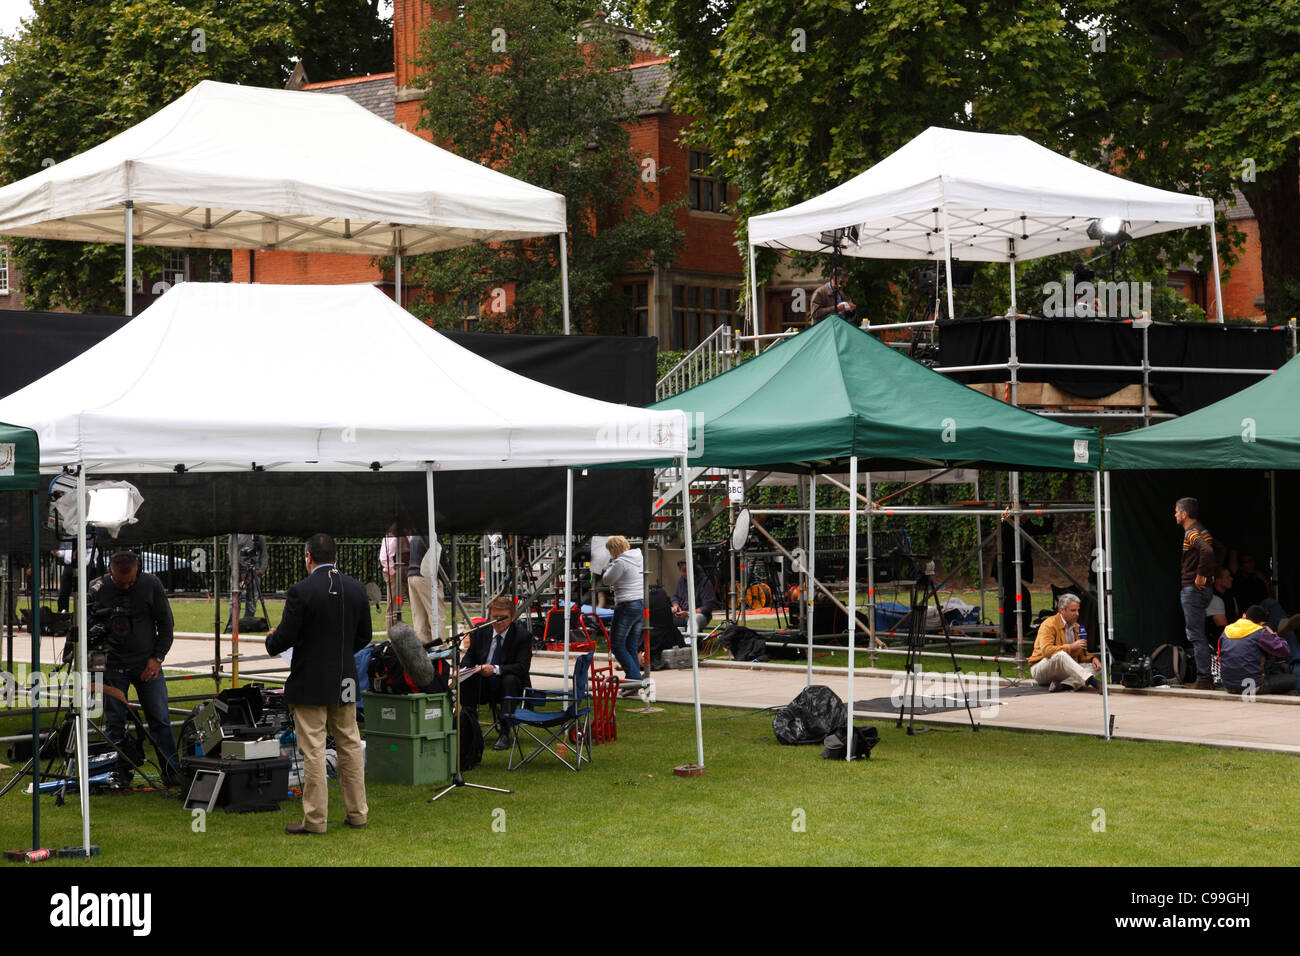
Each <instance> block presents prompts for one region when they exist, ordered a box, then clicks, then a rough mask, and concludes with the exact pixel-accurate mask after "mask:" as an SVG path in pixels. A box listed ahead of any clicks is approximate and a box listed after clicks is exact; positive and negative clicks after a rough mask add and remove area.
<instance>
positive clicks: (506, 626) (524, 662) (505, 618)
mask: <svg viewBox="0 0 1300 956" xmlns="http://www.w3.org/2000/svg"><path fill="white" fill-rule="evenodd" d="M514 610H515V608H514V604H513V603H511V601H510V599H509V598H508V597H499V598H496V599H495V600H493V601H492V603H491V604H489V605H488V620H489V621H490V622H491V624H492V626H491V627H480V628H478V630H476V631H475V632H474V633H473V634H472V635H470V636H469V637H466V638H462V639H461V648H462V650H463V651H464V657H463V658H461V668H462V669H464V668H467V667H478V668H479V670H478V672H477V673H475V674H474V675H473V676H472V677H469V678H467V679H466V680H464V681H462V682H461V685H460V693H461V705H462V707H463V709H462V711H461V715H462V717H464V716H468V717H469V718H470V719H471V720H477V719H478V705H479V701H484V700H485V701H488V702H489V703H494V704H500V705H501V710H502V713H503V714H512V713H514V710H515V707H516V706H518V701H517V700H507V699H506V698H510V697H518V696H519V695H520V694H522V693H523V690H524V688H525V687H527V686H528V684H529V677H528V669H529V668H530V667H531V666H532V663H533V636H532V634H530V633H529V632H528V628H527V626H526V625H524V624H523V623H522V622H520V621H514V620H512V618H513V617H514ZM492 749H493V750H509V749H510V732H509V730H502V732H501V735H500V736H499V737H497V742H496V743H495V744H493V745H492Z"/></svg>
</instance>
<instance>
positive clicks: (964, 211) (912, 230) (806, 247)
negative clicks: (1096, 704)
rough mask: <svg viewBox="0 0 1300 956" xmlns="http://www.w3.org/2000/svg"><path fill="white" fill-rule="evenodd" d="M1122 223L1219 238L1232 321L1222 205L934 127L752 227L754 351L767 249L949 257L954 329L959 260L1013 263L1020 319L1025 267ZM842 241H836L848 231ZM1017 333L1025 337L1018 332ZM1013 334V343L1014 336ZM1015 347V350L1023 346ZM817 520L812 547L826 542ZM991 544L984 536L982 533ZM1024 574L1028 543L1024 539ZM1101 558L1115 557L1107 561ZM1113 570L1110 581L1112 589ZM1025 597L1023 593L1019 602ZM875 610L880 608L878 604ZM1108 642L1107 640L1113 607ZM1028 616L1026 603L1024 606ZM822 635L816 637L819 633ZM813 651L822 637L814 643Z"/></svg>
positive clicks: (853, 517) (852, 493)
mask: <svg viewBox="0 0 1300 956" xmlns="http://www.w3.org/2000/svg"><path fill="white" fill-rule="evenodd" d="M1105 220H1117V221H1118V223H1119V225H1120V227H1121V228H1122V229H1123V231H1124V232H1125V233H1127V234H1128V235H1129V236H1130V237H1131V238H1134V239H1137V238H1141V237H1143V236H1150V235H1155V234H1157V233H1161V232H1167V231H1170V230H1174V229H1185V228H1187V227H1189V226H1206V227H1208V228H1209V230H1210V248H1211V252H1212V256H1211V258H1212V259H1213V264H1214V286H1215V301H1216V310H1217V313H1218V318H1219V321H1223V292H1222V289H1221V287H1220V283H1219V255H1218V243H1217V240H1216V238H1215V234H1214V203H1213V202H1211V201H1210V200H1209V199H1206V198H1204V197H1202V196H1186V195H1182V194H1180V193H1174V192H1168V191H1165V190H1162V189H1154V188H1152V187H1150V186H1143V185H1141V184H1139V183H1134V182H1130V181H1129V180H1126V179H1121V178H1120V177H1118V176H1112V175H1111V174H1109V173H1105V172H1102V171H1101V170H1098V169H1093V168H1092V167H1090V166H1085V165H1083V164H1082V163H1078V162H1075V161H1074V160H1072V159H1070V158H1068V157H1066V156H1062V155H1060V154H1059V153H1055V152H1053V151H1052V150H1050V149H1047V148H1045V147H1043V146H1039V145H1038V144H1037V143H1034V142H1032V141H1030V140H1028V139H1026V138H1024V137H1023V136H1006V135H999V134H992V133H975V132H967V131H962V130H952V129H943V128H941V127H937V126H931V127H930V128H929V129H927V130H926V131H925V132H923V133H921V134H920V135H919V136H917V137H916V138H914V139H913V140H911V141H910V142H909V143H907V145H905V146H903V147H902V148H901V149H899V150H897V151H896V152H894V153H892V154H891V155H889V156H888V157H886V158H885V159H883V160H881V161H880V162H878V163H876V164H875V165H874V166H872V167H871V168H870V169H868V170H867V171H866V172H864V173H861V174H860V175H858V176H856V177H854V178H853V179H851V180H849V181H848V182H846V183H842V184H841V185H839V186H837V187H835V188H834V189H831V190H830V191H828V192H825V193H823V194H822V195H820V196H816V197H814V198H813V199H809V200H807V201H806V202H802V203H799V204H798V205H795V206H790V207H788V208H786V209H781V210H777V211H775V212H770V213H766V214H764V215H761V216H753V217H751V218H750V219H749V222H748V232H749V276H750V301H751V302H752V303H753V308H752V309H751V314H752V315H753V316H754V335H755V340H754V341H755V343H757V342H758V338H757V336H758V335H759V333H760V331H761V330H760V329H759V327H758V280H757V277H756V275H755V269H754V250H755V249H756V248H757V247H759V246H763V247H767V248H773V249H787V250H794V251H805V252H824V251H827V250H828V249H831V248H838V250H839V252H840V253H841V254H843V255H846V256H855V257H861V258H877V259H920V260H929V261H932V262H933V261H936V260H937V259H938V258H939V257H940V256H942V257H943V261H944V266H945V271H946V276H947V286H948V315H949V317H954V316H955V313H954V311H953V288H952V287H953V282H952V260H953V258H954V257H956V258H957V259H959V260H961V261H966V262H1006V263H1009V265H1010V269H1011V308H1010V314H1012V315H1015V314H1016V311H1017V310H1016V261H1017V260H1020V259H1034V258H1039V257H1042V256H1048V255H1054V254H1056V253H1060V252H1070V251H1074V250H1078V249H1086V248H1089V247H1092V246H1096V245H1098V244H1099V241H1100V240H1099V238H1098V235H1096V234H1094V235H1089V231H1090V227H1092V230H1093V232H1094V233H1096V228H1095V227H1096V225H1098V224H1100V223H1101V222H1103V221H1105ZM839 230H842V232H839V234H838V235H837V234H836V233H837V231H839ZM1013 328H1014V325H1013ZM1014 334H1015V333H1014V331H1013V332H1012V335H1013V336H1014ZM1013 341H1014V339H1013ZM849 465H850V469H849V474H850V478H849V485H848V491H849V513H850V517H849V520H850V523H851V524H852V525H856V523H857V506H858V502H859V498H860V497H862V501H863V502H864V503H865V504H866V505H867V536H868V540H870V536H871V528H872V521H871V516H872V509H873V507H874V505H873V502H872V501H871V486H872V476H871V474H870V473H868V474H867V476H866V487H867V494H866V496H860V494H859V492H858V491H857V470H858V469H857V465H858V460H857V458H856V457H854V458H852V459H851V460H850V462H849ZM1094 492H1095V509H1096V514H1095V521H1096V527H1097V547H1098V549H1102V546H1103V530H1102V529H1103V516H1102V511H1101V509H1102V499H1103V492H1102V487H1101V479H1100V473H1098V477H1097V478H1096V481H1095V488H1094ZM1012 501H1013V510H1016V512H1017V513H1016V515H1015V516H1014V518H1013V520H1014V521H1015V522H1016V525H1017V527H1019V514H1018V509H1019V484H1018V479H1017V478H1016V476H1014V475H1013V479H1012ZM815 522H816V517H815V514H814V515H813V516H811V520H810V526H811V528H812V530H811V531H810V536H811V539H812V540H815ZM981 534H982V532H981ZM1014 547H1015V552H1014V555H1015V566H1016V567H1019V563H1020V534H1017V535H1016V536H1015V543H1014ZM1100 553H1104V551H1101V552H1100ZM856 565H857V535H849V568H850V569H851V571H850V586H849V615H848V617H849V634H850V637H849V647H850V665H849V698H850V703H849V708H848V711H849V726H848V732H849V734H850V736H851V733H852V722H853V706H852V698H853V685H854V682H853V672H854V668H853V664H852V659H853V651H852V649H853V647H854V637H853V631H854V628H855V624H856V612H857V593H856V583H855V581H854V578H853V570H852V569H856ZM1108 574H1109V567H1106V568H1103V569H1102V575H1101V580H1102V582H1103V583H1101V585H1100V587H1101V588H1102V594H1103V595H1104V587H1105V585H1104V580H1105V577H1106V575H1108ZM868 575H869V577H868V593H869V594H874V590H875V581H874V567H873V565H872V564H871V563H870V562H868ZM1018 590H1019V589H1017V591H1018ZM873 600H874V599H873ZM1101 604H1102V631H1103V634H1104V632H1105V609H1104V608H1105V602H1104V600H1103V601H1102V602H1101ZM1017 609H1019V599H1017ZM810 633H811V632H810ZM809 643H811V636H810V638H809ZM1105 691H1106V688H1105V687H1103V697H1102V701H1103V703H1102V711H1103V717H1102V719H1103V734H1104V735H1105V736H1106V737H1109V736H1110V729H1109V719H1108V718H1109V696H1108V694H1107V693H1106V692H1105Z"/></svg>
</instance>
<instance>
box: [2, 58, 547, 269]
mask: <svg viewBox="0 0 1300 956" xmlns="http://www.w3.org/2000/svg"><path fill="white" fill-rule="evenodd" d="M128 201H129V202H131V203H132V204H133V206H134V219H135V223H134V235H135V239H136V241H138V242H140V243H142V244H146V245H156V246H157V245H161V246H187V247H204V248H215V249H263V248H273V249H288V250H298V251H309V250H310V251H316V252H352V253H372V254H375V255H384V254H388V253H390V252H391V251H392V249H393V247H394V242H395V233H397V232H398V231H400V242H401V245H402V247H403V248H404V250H405V251H406V252H407V253H410V254H414V253H420V252H432V251H436V250H439V249H448V248H453V247H455V246H461V245H467V244H470V243H475V242H489V241H496V240H509V239H521V238H527V237H530V236H547V235H554V234H557V233H561V232H563V231H564V230H565V228H566V226H565V203H564V197H563V196H561V195H559V194H558V193H553V192H550V191H549V190H545V189H540V188H538V187H536V186H531V185H529V184H528V183H524V182H521V181H519V180H517V179H513V178H511V177H509V176H507V175H505V174H504V173H499V172H497V171H495V170H492V169H488V168H487V167H485V166H480V165H478V164H477V163H473V162H470V161H469V160H467V159H461V158H460V157H459V156H456V155H454V154H452V153H449V152H447V151H446V150H443V149H439V148H438V147H437V146H434V145H433V144H432V143H428V142H426V141H425V140H423V139H421V138H420V137H418V136H415V135H413V134H411V133H408V132H406V131H405V130H402V129H400V128H399V127H397V126H394V125H393V124H392V123H388V122H385V121H384V120H383V119H380V118H379V117H378V116H376V115H375V114H374V113H371V112H370V111H369V110H367V109H365V108H364V107H362V106H359V105H358V104H356V103H354V102H353V101H352V100H350V99H349V98H348V97H346V96H321V95H319V94H316V93H307V92H295V91H291V90H268V89H259V88H256V87H246V86H234V85H231V84H227V83H215V82H212V81H209V80H205V81H203V82H202V83H199V84H198V85H197V86H195V87H194V88H193V89H192V90H190V91H189V92H188V93H186V94H185V95H184V96H182V97H180V98H179V99H177V100H176V101H174V102H172V103H170V104H168V105H167V106H165V107H163V108H162V109H161V110H159V111H158V112H157V113H155V114H154V115H152V116H150V117H149V118H148V119H146V120H144V121H142V122H141V123H138V124H137V125H135V126H133V127H132V128H131V129H129V130H126V131H125V132H123V133H120V134H118V135H117V136H115V137H113V138H112V139H110V140H108V141H107V142H104V143H101V144H100V145H98V146H96V147H94V148H93V149H90V150H87V151H86V152H84V153H81V154H79V155H77V156H74V157H73V158H71V159H68V160H64V161H63V162H62V163H59V164H57V165H55V166H51V167H50V168H49V169H46V170H43V171H41V172H39V173H36V174H35V175H32V176H29V177H27V178H26V179H23V180H21V181H19V182H16V183H12V184H10V185H8V186H5V187H4V188H2V189H0V235H10V236H36V237H41V238H47V239H71V240H77V241H82V242H105V241H107V242H121V241H123V236H124V226H123V222H124V208H125V204H126V203H127V202H128Z"/></svg>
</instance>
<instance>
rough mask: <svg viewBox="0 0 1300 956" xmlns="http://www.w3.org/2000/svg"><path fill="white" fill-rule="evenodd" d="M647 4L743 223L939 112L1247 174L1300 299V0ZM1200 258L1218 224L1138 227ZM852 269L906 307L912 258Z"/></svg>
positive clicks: (1165, 254) (1123, 162) (1161, 161)
mask: <svg viewBox="0 0 1300 956" xmlns="http://www.w3.org/2000/svg"><path fill="white" fill-rule="evenodd" d="M638 10H639V12H640V14H641V15H642V16H643V17H645V18H647V19H648V20H651V21H653V22H654V23H655V26H656V29H657V31H658V32H659V35H660V37H661V40H662V42H663V43H664V44H665V46H667V47H668V48H669V49H670V50H671V51H673V53H674V54H675V59H674V67H675V69H674V83H675V90H676V97H677V99H676V104H677V107H678V109H680V110H681V111H682V112H686V113H690V114H694V115H695V116H697V117H698V120H697V122H696V123H695V125H694V126H693V128H692V129H691V131H690V136H691V137H692V139H693V141H694V142H697V143H698V144H700V145H701V146H702V147H704V148H708V149H711V150H712V151H713V153H714V156H715V161H717V162H719V163H720V164H721V165H722V166H723V167H724V169H725V172H726V174H727V176H728V178H729V179H730V180H731V181H733V182H735V183H736V184H737V185H738V186H739V187H740V212H741V221H742V223H743V221H744V219H745V218H746V217H748V216H750V215H754V214H757V213H761V212H767V211H770V210H772V209H778V208H782V207H784V206H787V205H790V204H792V203H796V202H799V201H802V200H804V199H807V198H810V197H811V196H814V195H816V194H818V193H820V192H822V191H824V190H826V189H827V188H830V187H831V186H834V185H837V184H839V183H841V182H843V181H845V180H847V179H848V178H850V177H851V176H853V175H856V174H857V173H859V172H861V171H862V170H863V169H866V168H867V167H869V166H871V165H872V164H874V163H876V162H878V161H880V160H881V159H883V158H884V157H885V156H887V155H889V153H891V152H893V151H894V150H896V149H897V148H899V147H900V146H902V145H903V144H904V143H906V142H907V141H908V140H910V139H911V138H912V137H913V136H915V135H917V134H918V133H920V132H921V131H922V130H924V129H925V128H926V127H928V126H931V125H937V126H947V127H951V128H959V129H972V130H979V131H982V132H998V133H1019V134H1022V135H1025V136H1028V137H1029V138H1030V139H1033V140H1035V141H1037V142H1040V143H1043V144H1044V145H1047V146H1050V147H1052V148H1054V149H1058V150H1060V151H1062V152H1064V153H1066V154H1068V155H1071V156H1073V157H1074V158H1077V159H1080V160H1082V161H1085V162H1091V163H1092V164H1093V165H1097V166H1100V167H1102V168H1111V169H1114V168H1115V167H1118V171H1120V172H1122V173H1123V174H1124V175H1126V176H1129V177H1131V178H1134V179H1137V180H1139V181H1142V182H1145V183H1147V184H1149V185H1153V186H1158V187H1162V188H1167V189H1176V190H1179V191H1190V192H1198V193H1201V194H1203V195H1208V196H1210V197H1212V198H1215V199H1228V198H1230V197H1231V187H1232V185H1233V184H1234V182H1235V184H1236V185H1237V186H1238V187H1239V188H1241V189H1242V191H1243V192H1244V193H1245V195H1246V197H1247V198H1248V199H1249V200H1250V201H1251V204H1252V206H1254V207H1255V210H1256V212H1257V213H1258V214H1259V215H1260V231H1261V240H1262V242H1263V244H1264V245H1265V248H1266V252H1265V272H1266V290H1268V291H1267V293H1266V294H1267V298H1268V309H1269V313H1270V315H1275V314H1276V315H1279V316H1281V314H1282V313H1281V312H1277V313H1275V311H1274V310H1275V308H1277V309H1281V310H1285V309H1286V308H1288V306H1287V305H1286V304H1285V303H1286V301H1287V299H1286V293H1285V290H1286V289H1287V288H1290V286H1289V285H1287V283H1288V282H1294V277H1295V276H1297V275H1300V271H1298V270H1300V256H1291V257H1290V261H1289V262H1287V263H1279V262H1277V261H1276V258H1274V259H1270V256H1269V254H1268V252H1267V249H1268V247H1269V246H1270V244H1271V245H1272V246H1273V248H1275V249H1276V248H1278V246H1279V244H1280V243H1281V242H1282V237H1281V236H1280V235H1279V233H1278V229H1277V228H1276V227H1273V226H1272V225H1271V223H1270V222H1269V220H1268V218H1267V210H1266V207H1267V205H1268V203H1267V202H1266V201H1265V200H1266V198H1273V197H1275V196H1279V195H1280V194H1282V193H1285V194H1286V198H1289V200H1290V201H1291V202H1298V201H1300V200H1297V193H1298V190H1297V177H1296V169H1295V160H1294V157H1295V143H1296V140H1297V138H1298V137H1300V123H1297V122H1296V115H1295V113H1296V111H1297V109H1300V88H1298V87H1300V61H1297V57H1300V44H1298V43H1297V38H1298V37H1300V34H1298V33H1297V31H1300V0H1280V2H1279V3H1276V4H1271V5H1264V6H1253V5H1248V4H1245V3H1243V2H1239V0H1200V2H1190V3H1176V4H1172V5H1170V6H1168V7H1167V9H1164V10H1162V11H1160V12H1158V13H1156V12H1153V11H1152V8H1151V5H1150V4H1146V3H1142V2H1140V0H1133V2H1128V0H1106V2H1102V3H1089V4H1087V5H1084V4H1077V3H1060V2H1045V0H1032V2H1029V3H1024V2H1009V0H958V2H945V0H877V2H872V3H869V4H868V3H850V2H847V0H809V2H806V3H800V4H789V3H785V2H781V0H642V2H641V3H640V4H639V5H638ZM1248 158H1249V159H1252V160H1253V164H1246V163H1245V160H1246V159H1248ZM1245 169H1250V170H1252V171H1253V174H1254V176H1255V177H1256V180H1255V182H1254V183H1247V182H1245V181H1244V180H1243V179H1242V177H1241V173H1242V172H1243V170H1245ZM1279 183H1280V184H1282V185H1278V184H1279ZM1288 184H1289V185H1288ZM1288 190H1289V191H1288ZM1264 193H1267V197H1265V195H1264ZM1257 198H1258V199H1259V200H1260V202H1259V203H1257V202H1256V200H1257ZM1292 221H1294V217H1293V218H1292ZM1220 222H1221V226H1220V229H1221V233H1222V232H1224V231H1225V230H1226V223H1224V221H1223V218H1222V217H1221V218H1220ZM1292 235H1295V234H1294V233H1292ZM1293 241H1296V242H1300V239H1294V240H1293ZM1228 245H1229V244H1227V243H1220V251H1221V252H1223V253H1225V254H1226V258H1227V259H1228V261H1229V262H1231V258H1232V250H1231V248H1225V246H1228ZM1193 255H1199V256H1202V257H1208V255H1209V240H1208V236H1206V235H1205V234H1204V230H1195V231H1190V232H1185V233H1170V234H1165V235H1163V236H1160V237H1153V238H1151V239H1146V240H1141V241H1139V242H1136V243H1133V244H1132V246H1131V247H1130V251H1129V252H1128V256H1129V262H1128V265H1129V268H1130V270H1132V273H1136V274H1133V277H1134V278H1139V279H1140V278H1152V279H1158V278H1159V277H1160V275H1161V274H1162V272H1164V271H1167V270H1168V269H1170V268H1171V267H1174V266H1176V265H1177V264H1179V263H1181V262H1183V261H1185V260H1186V259H1187V257H1189V256H1193ZM1051 265H1052V267H1053V268H1056V267H1059V264H1051ZM853 268H854V270H855V272H856V273H857V277H858V280H859V283H860V284H861V285H863V286H864V287H865V288H866V290H867V295H866V296H859V297H858V298H859V300H861V299H863V298H865V299H866V301H867V303H868V307H869V308H870V307H873V306H874V308H875V309H876V310H879V311H882V312H886V313H888V312H889V310H890V309H891V308H894V309H896V308H897V307H898V302H897V300H896V298H895V296H894V293H893V292H891V284H892V283H894V282H896V281H897V279H898V277H899V275H900V269H901V268H902V267H900V266H899V265H898V264H896V263H884V262H872V263H863V264H858V263H855V264H854V266H853ZM1287 270H1290V276H1289V277H1288V275H1287V274H1286V273H1287ZM984 271H985V272H987V271H989V270H987V269H986V270H984ZM1269 275H1271V276H1272V277H1273V278H1272V279H1269V278H1268V276H1269ZM1270 283H1271V284H1270ZM1160 284H1161V285H1163V283H1160ZM1004 303H1005V300H1004ZM1290 308H1294V306H1291V307H1290ZM1290 314H1294V312H1292V313H1290Z"/></svg>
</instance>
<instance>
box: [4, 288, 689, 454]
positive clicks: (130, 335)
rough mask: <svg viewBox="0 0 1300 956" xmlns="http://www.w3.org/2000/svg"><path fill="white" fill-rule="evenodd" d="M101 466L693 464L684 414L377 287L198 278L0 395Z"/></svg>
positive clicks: (49, 437)
mask: <svg viewBox="0 0 1300 956" xmlns="http://www.w3.org/2000/svg"><path fill="white" fill-rule="evenodd" d="M0 420H9V421H14V422H18V423H21V424H24V425H28V426H30V427H32V428H34V429H35V430H36V431H37V433H38V434H39V436H40V439H41V464H42V466H43V467H45V468H47V469H49V468H54V467H57V466H60V465H65V464H73V463H76V462H78V461H80V462H84V463H85V465H86V467H87V468H88V469H89V470H90V471H91V472H100V473H113V472H127V473H129V472H158V471H172V470H175V468H176V466H178V465H179V466H183V467H184V469H185V470H186V471H203V472H222V471H248V470H250V469H253V468H254V467H255V466H256V468H258V469H259V470H266V471H290V472H292V471H364V470H368V469H371V468H372V463H373V465H374V466H377V467H379V468H383V469H386V470H404V471H410V470H423V468H424V462H426V461H432V462H434V463H435V467H436V468H437V469H439V470H468V469H491V468H527V467H542V466H555V465H585V464H600V463H612V462H623V461H631V460H640V459H644V458H653V457H659V456H669V457H671V456H673V455H678V456H680V455H681V454H683V453H684V452H685V450H686V435H685V417H684V416H683V415H681V414H680V413H677V412H651V411H648V410H646V409H640V408H633V407H630V406H627V405H616V404H613V403H610V402H602V401H597V400H596V399H591V398H585V397H582V396H579V395H574V394H572V393H570V392H566V391H562V390H561V389H557V388H551V387H550V386H547V385H542V384H541V383H539V382H535V381H533V380H532V379H528V378H525V377H523V376H521V375H516V374H515V373H513V372H510V371H507V370H506V369H504V368H502V367H500V366H499V365H495V364H493V363H492V362H490V361H488V360H487V359H484V358H480V357H479V356H477V355H475V354H474V353H472V352H470V351H468V350H467V349H464V348H461V347H460V346H459V345H456V344H454V343H453V342H451V341H450V340H449V339H447V338H446V337H444V336H442V335H440V334H439V333H437V332H435V331H434V330H432V329H430V328H429V327H428V326H426V325H425V324H424V323H422V322H421V321H420V320H419V319H417V318H415V317H414V316H412V315H411V314H410V313H408V312H406V311H405V310H404V309H401V308H399V307H398V306H397V305H396V304H395V303H394V302H393V301H392V300H391V299H389V298H388V297H387V296H385V295H384V294H383V293H382V292H380V291H379V290H378V289H376V288H374V287H373V286H369V285H338V286H286V285H249V284H222V283H204V282H184V283H181V284H180V285H177V286H175V287H173V288H172V289H170V290H169V291H167V292H166V293H164V294H163V296H162V297H161V298H160V299H159V300H158V301H157V302H155V303H154V304H153V305H151V306H150V307H149V308H148V309H146V310H145V311H144V312H142V313H141V314H140V315H139V316H137V317H136V318H134V319H132V320H131V321H130V322H128V323H127V324H126V325H125V326H123V327H122V328H121V329H120V330H118V331H117V332H115V333H113V334H112V335H110V336H109V337H108V338H106V339H104V340H103V341H101V342H100V343H99V344H97V345H94V346H92V347H91V348H90V349H88V350H87V351H85V352H83V353H81V354H80V355H78V356H77V357H76V358H74V359H73V360H72V361H70V362H68V363H67V364H66V365H63V366H62V367H60V368H58V369H56V370H55V371H53V372H51V373H50V374H48V375H46V376H45V377H44V378H41V379H38V380H37V381H35V382H33V383H32V384H30V385H28V386H26V387H25V388H22V389H19V390H18V391H17V392H14V393H13V394H12V395H10V396H8V397H7V398H4V399H2V400H0Z"/></svg>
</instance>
